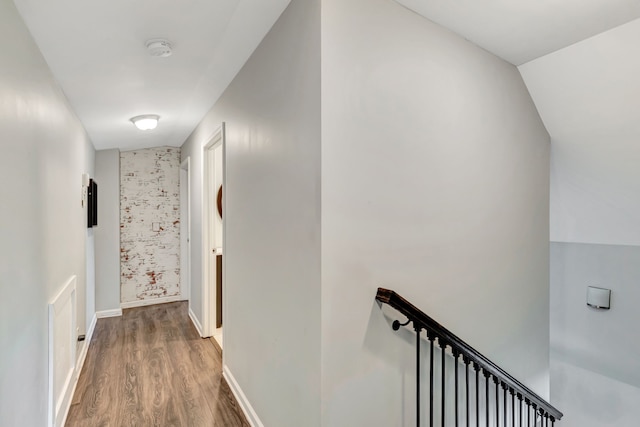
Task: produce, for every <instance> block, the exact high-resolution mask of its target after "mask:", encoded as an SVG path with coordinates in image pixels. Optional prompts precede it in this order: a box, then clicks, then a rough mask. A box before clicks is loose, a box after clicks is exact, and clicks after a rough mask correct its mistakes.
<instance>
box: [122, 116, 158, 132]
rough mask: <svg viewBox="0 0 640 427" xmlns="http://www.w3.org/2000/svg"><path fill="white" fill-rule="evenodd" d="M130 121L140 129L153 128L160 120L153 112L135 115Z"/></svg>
mask: <svg viewBox="0 0 640 427" xmlns="http://www.w3.org/2000/svg"><path fill="white" fill-rule="evenodd" d="M129 120H131V123H133V124H134V125H136V127H137V128H138V129H140V130H151V129H155V128H156V127H157V126H158V120H160V116H157V115H155V114H145V115H144V116H136V117H132V118H131V119H129Z"/></svg>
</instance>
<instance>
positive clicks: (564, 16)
mask: <svg viewBox="0 0 640 427" xmlns="http://www.w3.org/2000/svg"><path fill="white" fill-rule="evenodd" d="M396 1H397V2H398V3H400V4H402V5H404V6H406V7H407V8H409V9H411V10H413V11H415V12H416V13H418V14H420V15H422V16H424V17H426V18H428V19H430V20H432V21H434V22H436V23H438V24H440V25H442V26H443V27H446V28H449V29H451V30H452V31H454V32H456V33H458V34H460V35H461V36H463V37H465V38H466V39H468V40H470V41H471V42H473V43H475V44H477V45H478V46H480V47H482V48H484V49H486V50H488V51H489V52H492V53H493V54H495V55H497V56H499V57H501V58H502V59H504V60H506V61H508V62H511V63H512V64H514V65H520V64H524V63H525V62H528V61H531V60H533V59H536V58H539V57H541V56H543V55H546V54H548V53H551V52H554V51H556V50H558V49H561V48H563V47H566V46H569V45H571V44H573V43H576V42H578V41H580V40H584V39H586V38H588V37H591V36H594V35H596V34H599V33H601V32H603V31H606V30H608V29H611V28H613V27H616V26H618V25H621V24H624V23H626V22H629V21H631V20H633V19H636V18H640V1H638V0H528V1H519V0H484V1H478V0H396Z"/></svg>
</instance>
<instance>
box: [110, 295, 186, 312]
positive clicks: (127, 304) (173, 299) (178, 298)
mask: <svg viewBox="0 0 640 427" xmlns="http://www.w3.org/2000/svg"><path fill="white" fill-rule="evenodd" d="M176 301H183V299H182V296H181V295H176V296H173V297H162V298H154V299H144V300H140V301H131V302H121V303H120V308H122V309H124V308H134V307H145V306H147V305H155V304H164V303H167V302H176Z"/></svg>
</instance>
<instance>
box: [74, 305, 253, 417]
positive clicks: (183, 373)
mask: <svg viewBox="0 0 640 427" xmlns="http://www.w3.org/2000/svg"><path fill="white" fill-rule="evenodd" d="M66 426H67V427H80V426H82V427H84V426H87V427H88V426H91V427H107V426H109V427H116V426H118V427H119V426H127V427H130V426H131V427H133V426H141V427H147V426H153V427H173V426H175V427H205V426H206V427H249V424H248V423H247V421H246V419H245V417H244V415H243V413H242V410H241V409H240V407H239V406H238V404H237V402H236V400H235V397H234V396H233V394H232V393H231V390H230V389H229V386H228V384H227V382H226V381H225V380H224V378H223V377H222V352H221V350H220V348H219V347H218V346H217V344H216V343H214V342H213V341H212V340H209V339H202V338H200V336H199V335H198V332H197V331H196V329H195V328H194V327H193V325H192V323H191V320H190V319H189V316H188V313H187V303H186V302H177V303H170V304H160V305H153V306H148V307H140V308H132V309H128V310H124V312H123V315H122V317H112V318H107V319H99V320H98V322H97V324H96V329H95V332H94V334H93V338H92V340H91V345H90V346H89V352H88V353H87V359H86V361H85V364H84V367H83V368H82V372H81V374H80V378H79V380H78V386H77V388H76V391H75V394H74V396H73V400H72V402H71V409H70V410H69V416H68V417H67V422H66Z"/></svg>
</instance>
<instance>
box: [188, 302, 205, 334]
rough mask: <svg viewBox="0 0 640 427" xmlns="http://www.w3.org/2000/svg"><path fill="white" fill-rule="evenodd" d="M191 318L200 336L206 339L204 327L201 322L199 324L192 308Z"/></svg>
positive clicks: (190, 311)
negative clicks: (203, 331)
mask: <svg viewBox="0 0 640 427" xmlns="http://www.w3.org/2000/svg"><path fill="white" fill-rule="evenodd" d="M189 318H190V319H191V323H193V326H195V327H196V330H197V331H198V334H200V336H201V337H202V338H204V335H203V334H202V325H201V324H200V322H198V318H197V317H196V315H195V313H194V312H193V310H191V307H189Z"/></svg>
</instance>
